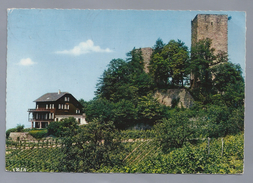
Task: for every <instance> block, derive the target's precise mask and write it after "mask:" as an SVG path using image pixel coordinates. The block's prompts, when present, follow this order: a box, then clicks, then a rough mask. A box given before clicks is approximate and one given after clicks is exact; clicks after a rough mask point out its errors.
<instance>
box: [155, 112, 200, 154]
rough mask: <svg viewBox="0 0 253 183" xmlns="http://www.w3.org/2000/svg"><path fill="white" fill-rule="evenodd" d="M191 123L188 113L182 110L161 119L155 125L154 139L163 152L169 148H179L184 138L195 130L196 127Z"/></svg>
mask: <svg viewBox="0 0 253 183" xmlns="http://www.w3.org/2000/svg"><path fill="white" fill-rule="evenodd" d="M192 124H193V122H191V121H190V119H189V115H188V114H187V113H186V112H182V111H180V112H178V113H176V114H174V115H173V116H172V117H171V118H169V119H163V120H162V121H161V123H158V124H157V125H156V126H155V129H156V134H157V136H156V141H157V142H158V144H159V146H161V147H162V150H163V151H164V152H167V151H168V150H169V149H170V148H180V147H182V146H183V144H184V142H185V141H186V139H187V138H189V137H190V136H191V135H192V134H193V133H194V132H195V131H196V128H197V127H196V126H194V125H192Z"/></svg>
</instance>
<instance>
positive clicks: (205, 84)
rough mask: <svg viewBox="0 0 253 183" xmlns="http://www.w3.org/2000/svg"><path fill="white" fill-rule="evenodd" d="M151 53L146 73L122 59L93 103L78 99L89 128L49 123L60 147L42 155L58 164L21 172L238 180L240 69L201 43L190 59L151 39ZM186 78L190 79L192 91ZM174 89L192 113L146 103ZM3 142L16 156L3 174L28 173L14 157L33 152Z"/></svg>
mask: <svg viewBox="0 0 253 183" xmlns="http://www.w3.org/2000/svg"><path fill="white" fill-rule="evenodd" d="M153 49H154V52H153V54H152V56H151V61H150V65H149V70H150V72H149V73H145V72H144V69H143V68H144V63H143V58H142V52H141V49H135V48H134V49H133V50H132V51H130V52H129V53H127V56H128V58H127V59H126V60H122V59H113V60H112V61H111V62H110V63H109V65H108V68H107V69H106V70H105V71H104V73H103V74H102V76H101V78H100V79H99V82H98V84H97V90H96V91H95V95H96V96H95V98H94V99H93V100H91V101H84V100H83V99H81V100H80V103H81V104H82V105H83V111H85V113H86V116H87V121H89V123H88V124H87V125H81V126H79V125H78V124H77V122H76V121H75V119H74V118H68V119H64V120H62V121H59V122H54V123H50V125H49V126H48V128H47V130H48V131H47V135H51V136H54V137H59V138H60V139H61V140H60V143H61V144H60V147H58V146H55V148H52V146H51V147H50V146H48V147H50V148H48V150H49V149H51V150H52V151H54V150H55V151H57V153H59V157H60V160H59V159H57V158H56V159H54V160H52V159H50V157H51V155H49V160H48V162H50V161H52V162H54V164H53V165H51V166H52V168H51V169H50V168H48V166H49V165H39V166H41V169H39V168H37V169H30V168H27V170H29V171H30V170H31V171H40V170H41V171H44V170H46V171H63V172H128V173H136V172H141V173H242V171H243V130H244V79H243V77H242V71H241V68H240V66H239V65H235V64H233V63H230V62H229V61H228V57H227V55H226V54H225V53H222V52H220V53H218V54H216V55H215V54H214V53H215V52H214V51H215V50H214V48H211V40H210V39H204V40H200V41H199V42H198V43H197V44H196V45H195V46H194V47H192V48H191V52H190V51H189V50H188V48H187V47H186V46H185V44H184V43H183V42H182V41H180V40H178V41H175V40H171V41H169V42H168V44H164V43H163V41H162V40H161V39H158V40H157V41H156V44H155V45H154V47H153ZM190 73H192V74H193V75H194V80H193V81H192V83H191V85H189V75H190ZM173 88H185V89H186V90H188V91H189V92H190V93H191V94H192V96H193V98H194V99H195V104H194V106H193V107H191V108H189V109H185V108H179V107H177V106H178V105H177V104H178V102H179V101H178V99H174V100H173V101H172V106H171V107H166V106H165V105H162V104H160V103H159V102H158V101H157V100H156V99H155V98H154V97H153V96H154V92H155V91H157V90H163V91H164V90H165V91H166V90H167V89H173ZM10 131H11V129H10ZM8 133H9V132H8ZM30 133H31V132H30ZM41 133H42V132H41ZM6 134H7V132H6ZM39 137H43V135H42V134H41V136H39V135H38V136H37V137H36V138H39ZM208 139H209V140H208ZM210 139H211V140H210ZM222 139H223V140H224V143H222V142H223V140H222ZM8 143H9V145H10V146H14V147H15V150H11V151H10V153H9V154H7V155H6V159H7V161H6V167H7V169H8V170H10V171H12V168H13V167H18V168H21V167H22V166H23V167H30V166H29V165H27V164H24V165H23V162H24V161H23V160H22V159H19V157H21V154H22V153H23V152H24V153H25V152H27V153H31V154H32V153H34V152H35V151H32V149H31V148H30V149H26V148H23V150H22V151H18V149H19V150H21V149H22V148H18V146H19V144H18V143H14V144H12V143H10V142H8ZM222 144H223V145H222ZM22 147H26V146H22ZM34 147H36V145H35V146H34ZM56 147H57V148H56ZM34 149H37V150H39V149H40V148H39V147H38V148H34ZM37 150H36V153H37ZM13 153H14V154H13ZM15 153H16V154H15ZM19 153H20V154H19ZM34 156H35V157H37V155H34ZM52 157H53V156H52ZM15 158H16V159H15ZM45 159H46V158H45ZM25 160H27V159H25ZM38 162H39V163H38V164H40V161H38ZM21 165H22V166H21Z"/></svg>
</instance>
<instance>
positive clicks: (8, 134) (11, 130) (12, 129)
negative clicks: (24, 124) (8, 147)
mask: <svg viewBox="0 0 253 183" xmlns="http://www.w3.org/2000/svg"><path fill="white" fill-rule="evenodd" d="M16 130H17V129H16V128H10V129H8V130H7V131H6V136H5V137H6V139H8V138H9V136H10V133H11V132H16Z"/></svg>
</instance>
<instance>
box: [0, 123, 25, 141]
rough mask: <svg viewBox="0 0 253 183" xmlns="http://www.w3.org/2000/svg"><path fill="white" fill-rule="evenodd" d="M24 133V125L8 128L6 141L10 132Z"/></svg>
mask: <svg viewBox="0 0 253 183" xmlns="http://www.w3.org/2000/svg"><path fill="white" fill-rule="evenodd" d="M23 131H24V125H21V124H18V125H17V127H16V128H10V129H8V130H7V131H6V136H5V137H6V139H8V138H9V136H10V133H11V132H23Z"/></svg>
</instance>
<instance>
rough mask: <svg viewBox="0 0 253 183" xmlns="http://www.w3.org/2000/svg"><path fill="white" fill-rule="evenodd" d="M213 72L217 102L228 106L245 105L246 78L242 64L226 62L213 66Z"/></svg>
mask: <svg viewBox="0 0 253 183" xmlns="http://www.w3.org/2000/svg"><path fill="white" fill-rule="evenodd" d="M211 72H212V74H213V78H214V79H213V81H212V82H213V90H214V92H215V98H216V100H214V101H217V102H221V103H223V104H226V105H227V106H228V107H234V108H237V107H241V106H243V105H244V79H243V77H242V69H241V67H240V65H235V64H233V63H231V62H225V63H222V64H219V65H217V66H214V67H213V68H211Z"/></svg>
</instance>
